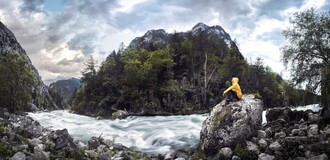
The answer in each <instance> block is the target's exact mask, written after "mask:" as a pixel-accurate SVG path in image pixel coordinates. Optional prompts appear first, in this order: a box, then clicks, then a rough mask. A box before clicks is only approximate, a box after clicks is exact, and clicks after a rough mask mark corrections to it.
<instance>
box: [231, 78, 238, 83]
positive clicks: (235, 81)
mask: <svg viewBox="0 0 330 160" xmlns="http://www.w3.org/2000/svg"><path fill="white" fill-rule="evenodd" d="M238 81H239V79H238V78H237V77H234V78H233V79H232V80H231V83H232V84H234V83H238Z"/></svg>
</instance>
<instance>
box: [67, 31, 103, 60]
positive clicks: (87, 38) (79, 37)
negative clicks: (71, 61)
mask: <svg viewBox="0 0 330 160" xmlns="http://www.w3.org/2000/svg"><path fill="white" fill-rule="evenodd" d="M97 39H98V37H97V33H96V32H84V33H78V34H76V35H75V36H74V37H73V38H72V39H71V40H70V41H69V42H68V43H67V44H68V46H69V49H71V50H76V51H81V52H82V53H83V54H84V55H89V54H91V53H93V52H94V48H95V47H96V46H95V44H94V42H95V41H97Z"/></svg>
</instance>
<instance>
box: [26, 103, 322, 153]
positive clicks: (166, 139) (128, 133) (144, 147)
mask: <svg viewBox="0 0 330 160" xmlns="http://www.w3.org/2000/svg"><path fill="white" fill-rule="evenodd" d="M306 109H311V110H313V111H318V110H319V109H320V107H319V105H308V106H302V107H297V108H292V110H306ZM28 115H29V116H31V117H32V118H33V119H35V120H37V121H39V122H40V124H41V125H42V126H44V127H46V128H49V129H54V130H56V129H64V128H66V129H67V130H68V131H69V133H70V134H71V135H72V136H73V138H74V139H77V140H80V141H82V142H87V141H88V140H89V139H90V138H91V137H92V136H97V137H98V136H102V137H103V138H105V139H110V140H114V141H115V142H116V143H121V144H123V145H124V146H126V147H135V148H136V149H138V150H140V151H142V152H146V153H156V154H158V153H160V154H164V153H166V152H167V151H169V150H170V149H189V148H193V147H195V146H196V144H197V143H198V141H199V136H200V131H201V128H202V123H203V121H204V120H205V119H206V117H207V115H208V114H203V115H196V114H194V115H185V116H153V117H144V116H140V117H134V116H133V117H128V118H126V119H123V120H119V119H116V120H104V119H103V120H97V119H95V118H93V117H88V116H83V115H77V114H73V113H69V112H68V111H67V110H57V111H51V112H37V113H29V114H28ZM262 123H263V124H265V123H267V121H266V111H264V112H263V114H262Z"/></svg>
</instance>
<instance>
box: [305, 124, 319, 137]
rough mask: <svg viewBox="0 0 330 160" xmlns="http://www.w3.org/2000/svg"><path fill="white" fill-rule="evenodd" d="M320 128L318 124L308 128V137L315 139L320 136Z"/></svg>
mask: <svg viewBox="0 0 330 160" xmlns="http://www.w3.org/2000/svg"><path fill="white" fill-rule="evenodd" d="M318 128H319V126H318V125H317V124H311V125H309V127H308V131H307V135H308V137H313V136H317V135H318Z"/></svg>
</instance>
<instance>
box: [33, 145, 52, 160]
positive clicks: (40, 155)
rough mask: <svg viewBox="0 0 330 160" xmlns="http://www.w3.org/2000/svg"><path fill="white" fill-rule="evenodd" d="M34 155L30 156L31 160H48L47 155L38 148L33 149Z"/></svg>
mask: <svg viewBox="0 0 330 160" xmlns="http://www.w3.org/2000/svg"><path fill="white" fill-rule="evenodd" d="M33 150H34V154H33V155H32V159H42V160H49V153H47V152H45V151H43V149H42V148H40V147H39V146H36V147H34V149H33Z"/></svg>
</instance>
